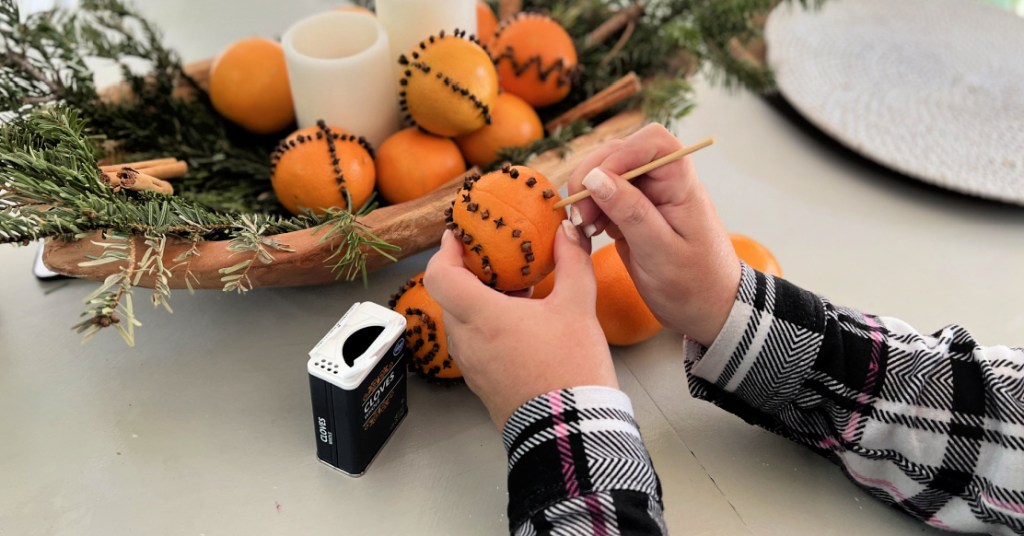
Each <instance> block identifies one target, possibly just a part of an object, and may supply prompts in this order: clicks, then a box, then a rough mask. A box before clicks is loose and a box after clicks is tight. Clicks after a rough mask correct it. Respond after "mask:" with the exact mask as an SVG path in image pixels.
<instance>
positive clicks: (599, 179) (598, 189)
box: [583, 168, 615, 201]
mask: <svg viewBox="0 0 1024 536" xmlns="http://www.w3.org/2000/svg"><path fill="white" fill-rule="evenodd" d="M583 187H584V188H586V189H587V190H590V195H592V196H594V197H596V198H598V199H600V200H602V201H604V200H606V199H608V198H610V197H611V196H612V194H614V193H615V183H614V182H612V178H611V177H609V176H608V174H607V173H605V172H604V171H601V168H594V169H592V170H590V173H587V176H586V177H584V178H583Z"/></svg>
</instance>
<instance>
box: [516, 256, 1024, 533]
mask: <svg viewBox="0 0 1024 536" xmlns="http://www.w3.org/2000/svg"><path fill="white" fill-rule="evenodd" d="M686 368H687V371H688V377H689V384H690V391H691V392H692V393H693V394H694V396H695V397H698V398H702V399H705V400H708V401H711V402H713V403H715V404H717V405H719V406H721V407H722V408H724V409H726V410H728V411H730V412H733V413H735V414H737V415H739V416H740V417H742V418H744V419H745V420H747V421H748V422H750V423H753V424H756V425H759V426H763V427H765V428H767V429H768V430H771V431H773V432H776V433H779V434H781V435H784V436H786V437H789V438H791V439H793V440H794V441H797V442H799V443H801V444H804V445H806V446H808V447H810V448H812V449H814V450H815V451H817V452H818V453H820V454H822V455H824V456H826V457H828V458H829V459H831V460H833V461H834V462H836V463H837V464H839V465H840V467H842V469H843V471H844V472H845V473H846V475H847V476H848V477H849V478H850V479H852V480H853V481H854V482H855V483H857V484H858V485H860V486H861V487H863V488H864V489H865V490H867V491H868V492H869V493H870V494H871V495H873V496H875V497H877V498H878V499H880V500H882V501H885V502H887V503H890V504H892V505H895V506H897V507H898V508H900V509H902V510H904V511H905V512H907V513H909V514H911V515H913V516H915V517H917V518H919V519H921V520H923V521H925V522H926V523H928V524H930V525H933V526H936V527H941V528H944V529H949V530H956V531H963V532H989V533H993V534H1024V349H1020V348H1007V347H1003V346H999V347H980V346H978V345H977V344H976V343H975V342H974V340H973V339H972V338H971V336H970V334H968V333H967V331H966V330H964V329H963V328H960V327H958V326H950V327H947V328H945V329H943V330H941V331H939V332H937V333H935V334H932V335H922V334H920V333H918V332H917V331H915V330H914V329H913V328H912V327H910V326H909V325H907V324H906V323H904V322H902V321H900V320H897V319H893V318H881V317H875V316H871V315H867V314H864V313H861V312H858V311H855V310H851V309H844V308H839V307H834V306H833V305H832V304H830V303H829V302H828V301H827V300H825V299H823V298H821V297H819V296H816V295H815V294H812V293H810V292H807V291H805V290H802V289H800V288H797V287H795V286H793V285H792V284H790V283H788V282H786V281H784V280H782V279H777V278H773V277H771V276H767V275H764V274H762V273H759V272H757V271H755V270H752V269H751V268H750V267H748V266H746V265H744V266H743V276H742V280H741V282H740V289H739V293H738V295H737V297H736V303H735V304H734V306H733V309H732V311H731V313H730V315H729V319H728V320H727V321H726V325H725V327H724V328H723V329H722V332H721V333H720V334H719V336H718V338H717V339H716V340H715V342H714V344H712V345H711V347H710V348H704V347H701V346H700V345H698V344H696V343H694V342H692V341H687V343H686ZM504 439H505V448H506V450H507V451H508V455H509V477H508V489H509V509H508V512H509V523H510V527H511V530H512V531H513V532H514V533H515V534H521V535H529V534H602V535H603V534H664V533H665V532H666V531H665V527H664V521H663V517H662V503H661V489H660V485H659V483H658V480H657V476H656V475H655V473H654V469H653V467H652V466H651V462H650V458H649V456H648V454H647V451H646V450H645V448H644V446H643V443H642V441H641V439H640V434H639V431H638V430H637V427H636V423H635V422H634V420H633V414H632V407H631V405H630V403H629V399H628V398H627V397H626V396H625V395H624V394H623V393H621V392H619V391H615V390H612V389H607V388H599V387H578V388H574V389H568V390H562V391H554V392H551V393H548V394H546V395H544V396H541V397H538V398H535V399H534V400H532V401H530V402H529V403H527V404H526V405H525V406H523V407H522V408H520V409H519V410H517V411H516V413H515V414H514V415H513V416H512V418H511V419H509V422H508V423H507V424H506V426H505V433H504Z"/></svg>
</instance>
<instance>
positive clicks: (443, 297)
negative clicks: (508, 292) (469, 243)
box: [423, 230, 505, 323]
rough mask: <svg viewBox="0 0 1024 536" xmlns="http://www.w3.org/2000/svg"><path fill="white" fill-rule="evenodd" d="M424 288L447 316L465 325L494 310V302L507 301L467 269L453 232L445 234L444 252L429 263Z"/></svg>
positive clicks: (459, 245) (437, 254) (460, 244)
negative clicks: (449, 315)
mask: <svg viewBox="0 0 1024 536" xmlns="http://www.w3.org/2000/svg"><path fill="white" fill-rule="evenodd" d="M423 285H424V286H425V287H426V288H427V293H429V294H430V297H431V298H434V300H435V301H437V303H438V304H439V305H440V306H441V308H442V309H444V310H445V312H447V313H448V314H451V315H452V316H453V317H455V318H456V319H457V320H459V321H460V322H464V323H468V322H469V321H470V320H471V319H473V318H477V317H479V316H480V315H481V314H482V313H483V312H485V311H487V310H489V309H491V308H492V306H493V305H494V301H495V300H501V299H503V298H505V296H503V295H501V294H500V293H498V292H495V291H494V290H492V289H490V288H489V287H487V286H486V285H484V284H483V283H482V282H481V281H480V280H479V279H477V277H476V276H475V275H473V273H472V272H470V271H469V270H467V269H466V266H465V265H464V264H463V263H462V243H461V242H460V241H459V240H458V239H457V238H455V236H454V235H452V232H451V231H450V230H449V231H445V232H444V236H442V237H441V249H439V250H438V252H437V253H435V254H434V256H433V257H431V259H430V262H428V263H427V270H426V273H425V274H424V276H423ZM498 310H500V308H498Z"/></svg>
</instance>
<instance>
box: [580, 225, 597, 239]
mask: <svg viewBox="0 0 1024 536" xmlns="http://www.w3.org/2000/svg"><path fill="white" fill-rule="evenodd" d="M583 234H585V235H587V238H593V237H594V235H596V234H597V226H596V225H594V224H593V223H588V224H587V225H584V226H583Z"/></svg>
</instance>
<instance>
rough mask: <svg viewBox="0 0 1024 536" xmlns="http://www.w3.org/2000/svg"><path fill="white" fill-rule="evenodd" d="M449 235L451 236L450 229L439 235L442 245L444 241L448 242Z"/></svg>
mask: <svg viewBox="0 0 1024 536" xmlns="http://www.w3.org/2000/svg"><path fill="white" fill-rule="evenodd" d="M451 234H452V230H451V229H445V230H444V234H442V235H441V243H442V244H444V242H445V241H446V240H448V237H449V236H451Z"/></svg>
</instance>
